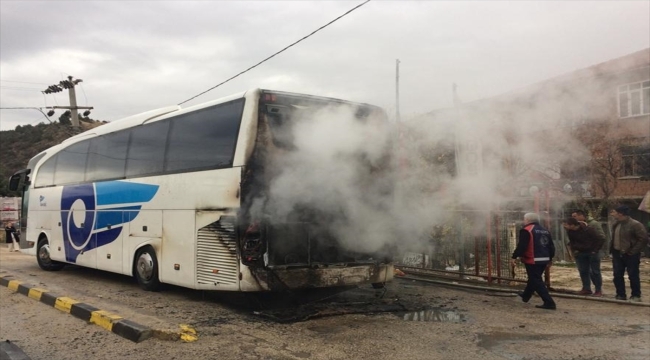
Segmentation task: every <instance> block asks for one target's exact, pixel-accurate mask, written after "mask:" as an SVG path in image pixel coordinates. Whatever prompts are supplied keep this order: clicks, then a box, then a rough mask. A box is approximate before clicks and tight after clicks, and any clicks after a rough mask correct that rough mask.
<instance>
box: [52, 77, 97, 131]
mask: <svg viewBox="0 0 650 360" xmlns="http://www.w3.org/2000/svg"><path fill="white" fill-rule="evenodd" d="M82 81H83V80H81V79H75V80H73V77H72V76H68V80H62V81H60V82H59V83H58V84H54V85H50V86H48V87H47V89H45V90H43V91H41V92H42V93H43V94H52V93H58V92H61V91H63V89H67V90H68V95H69V96H70V106H54V107H52V108H55V109H68V110H70V121H71V122H72V127H73V128H75V129H77V128H79V114H78V112H77V110H78V109H88V110H92V109H93V107H92V106H77V94H76V92H75V89H74V88H75V86H77V84H79V83H80V82H82ZM88 110H87V111H85V112H84V115H85V116H88V115H89V114H90V111H88Z"/></svg>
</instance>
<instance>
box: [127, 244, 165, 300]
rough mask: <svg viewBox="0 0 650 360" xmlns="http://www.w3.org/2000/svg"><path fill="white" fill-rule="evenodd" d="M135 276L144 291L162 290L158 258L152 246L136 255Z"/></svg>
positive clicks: (146, 247)
mask: <svg viewBox="0 0 650 360" xmlns="http://www.w3.org/2000/svg"><path fill="white" fill-rule="evenodd" d="M133 274H134V276H135V278H136V280H138V284H139V285H140V287H141V288H142V289H143V290H146V291H158V290H160V280H159V278H158V258H157V257H156V252H155V251H154V249H153V248H152V247H151V246H145V247H144V248H142V249H140V250H139V251H138V252H137V253H136V255H135V263H134V269H133Z"/></svg>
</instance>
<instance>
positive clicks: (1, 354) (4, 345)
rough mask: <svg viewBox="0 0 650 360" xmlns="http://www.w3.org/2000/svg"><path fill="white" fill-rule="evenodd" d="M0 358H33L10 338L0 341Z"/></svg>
mask: <svg viewBox="0 0 650 360" xmlns="http://www.w3.org/2000/svg"><path fill="white" fill-rule="evenodd" d="M0 360H31V358H30V357H29V356H27V355H26V354H25V353H24V352H23V350H22V349H21V348H19V347H18V346H17V345H16V344H14V343H12V342H11V341H9V340H5V341H3V342H1V343H0Z"/></svg>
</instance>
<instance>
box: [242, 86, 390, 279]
mask: <svg viewBox="0 0 650 360" xmlns="http://www.w3.org/2000/svg"><path fill="white" fill-rule="evenodd" d="M328 108H332V109H340V108H344V109H345V112H346V113H349V114H351V116H354V118H355V121H358V122H359V123H363V124H365V125H367V126H387V125H388V124H387V119H386V115H385V113H384V112H383V110H381V109H380V108H378V107H374V106H371V105H365V104H353V103H349V102H345V101H341V100H336V99H328V98H320V97H312V96H305V95H296V94H288V93H282V92H274V91H265V90H262V91H260V94H259V106H258V123H257V132H256V137H255V143H254V150H253V151H252V152H251V155H250V158H249V159H248V161H247V166H246V167H245V170H244V171H243V174H242V185H241V189H242V198H241V199H242V200H241V201H242V203H241V208H240V211H239V216H238V218H239V224H240V225H239V233H240V241H239V246H240V253H241V261H242V264H243V265H246V266H248V271H246V272H245V274H243V276H242V277H243V279H242V280H243V283H242V290H246V289H247V288H248V287H250V288H251V289H253V288H256V287H258V286H259V287H261V288H263V289H266V290H286V289H294V288H308V287H331V286H350V285H358V284H363V283H384V282H386V281H389V280H391V279H392V277H393V266H392V260H391V257H390V256H391V253H390V251H389V250H388V249H386V248H382V249H381V250H380V251H374V252H366V251H357V250H355V249H354V246H350V244H348V245H347V246H346V245H345V244H343V243H342V241H341V239H340V238H339V237H338V236H337V229H336V228H335V227H336V224H340V223H342V222H345V221H346V218H345V217H346V215H345V212H344V211H343V210H341V211H332V208H331V207H329V208H324V207H322V206H320V204H319V203H318V202H315V201H310V200H309V199H305V200H304V201H301V202H300V203H299V204H289V205H291V209H290V211H286V209H285V212H284V213H283V214H281V215H278V211H277V210H278V209H277V208H276V207H286V206H287V204H283V203H282V199H275V198H273V194H271V189H270V187H271V186H272V184H273V183H274V181H276V180H277V178H278V177H279V176H280V175H281V173H282V172H283V171H284V170H286V169H283V168H282V166H285V167H286V166H291V164H290V163H287V162H286V161H283V160H284V159H286V158H287V157H288V156H289V155H291V154H292V153H295V152H297V151H300V149H298V148H297V146H296V139H295V137H296V136H299V135H298V134H296V132H295V131H294V129H295V128H296V126H297V125H298V124H299V123H300V122H301V121H307V119H310V120H311V118H312V117H313V116H314V114H316V113H318V112H323V111H327V109H328ZM319 120H320V119H319ZM332 141H336V139H332ZM384 151H385V153H384V154H383V157H382V159H381V161H379V162H378V163H377V162H375V163H371V162H370V161H368V160H367V159H365V158H364V154H362V153H359V154H352V156H355V157H358V159H357V161H356V162H355V164H357V166H358V169H359V171H358V173H359V175H358V176H357V177H358V180H359V182H360V184H358V186H357V189H369V190H371V191H379V192H382V195H386V194H390V193H391V192H392V191H393V188H392V183H391V181H387V180H386V179H385V178H384V177H383V175H384V174H389V173H390V168H391V166H393V163H392V157H391V148H390V146H387V147H386V148H385V149H384ZM278 164H281V165H280V166H278ZM372 195H373V194H368V196H372ZM341 205H342V206H341V209H343V208H344V207H345V206H343V205H344V204H341ZM246 284H249V285H248V286H247V285H246Z"/></svg>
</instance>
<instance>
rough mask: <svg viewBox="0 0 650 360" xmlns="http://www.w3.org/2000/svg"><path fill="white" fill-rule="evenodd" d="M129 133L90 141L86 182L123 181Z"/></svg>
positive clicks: (118, 133)
mask: <svg viewBox="0 0 650 360" xmlns="http://www.w3.org/2000/svg"><path fill="white" fill-rule="evenodd" d="M129 134H130V132H129V131H120V132H116V133H112V134H108V135H104V136H100V137H97V138H94V139H92V140H91V141H90V151H89V153H88V167H87V168H86V181H101V180H111V179H123V178H124V171H125V167H126V151H127V147H128V145H129Z"/></svg>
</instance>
